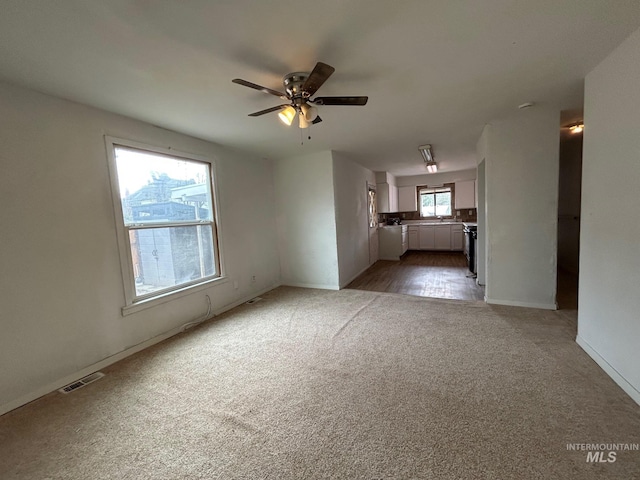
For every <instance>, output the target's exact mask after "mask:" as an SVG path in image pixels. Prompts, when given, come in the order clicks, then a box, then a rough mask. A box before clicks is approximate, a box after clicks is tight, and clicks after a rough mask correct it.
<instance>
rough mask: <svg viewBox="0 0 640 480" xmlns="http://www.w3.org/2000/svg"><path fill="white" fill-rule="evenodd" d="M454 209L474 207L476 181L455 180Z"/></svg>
mask: <svg viewBox="0 0 640 480" xmlns="http://www.w3.org/2000/svg"><path fill="white" fill-rule="evenodd" d="M455 195H456V199H455V209H456V210H462V209H465V208H476V206H477V205H476V181H475V180H465V181H464V182H456V194H455Z"/></svg>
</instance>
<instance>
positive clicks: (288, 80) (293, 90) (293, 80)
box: [282, 72, 309, 100]
mask: <svg viewBox="0 0 640 480" xmlns="http://www.w3.org/2000/svg"><path fill="white" fill-rule="evenodd" d="M307 78H309V72H293V73H289V74H287V75H285V76H284V77H283V78H282V84H283V85H284V89H285V91H286V92H287V95H288V96H289V98H291V100H295V99H298V98H308V96H309V95H308V94H307V95H305V94H306V92H305V91H304V90H303V89H302V87H303V86H304V83H305V82H306V81H307Z"/></svg>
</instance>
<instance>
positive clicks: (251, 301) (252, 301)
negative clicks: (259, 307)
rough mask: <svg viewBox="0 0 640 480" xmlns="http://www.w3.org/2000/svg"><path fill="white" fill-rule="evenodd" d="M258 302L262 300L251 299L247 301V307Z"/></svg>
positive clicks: (259, 298) (257, 298) (258, 298)
mask: <svg viewBox="0 0 640 480" xmlns="http://www.w3.org/2000/svg"><path fill="white" fill-rule="evenodd" d="M260 300H262V297H255V298H252V299H251V300H249V301H248V302H246V303H247V305H251V304H252V303H256V302H259V301H260Z"/></svg>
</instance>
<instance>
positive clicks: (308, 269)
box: [274, 151, 340, 289]
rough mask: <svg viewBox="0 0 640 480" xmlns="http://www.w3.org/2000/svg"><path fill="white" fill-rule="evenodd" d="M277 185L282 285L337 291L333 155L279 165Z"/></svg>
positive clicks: (295, 159) (315, 155)
mask: <svg viewBox="0 0 640 480" xmlns="http://www.w3.org/2000/svg"><path fill="white" fill-rule="evenodd" d="M274 184H275V191H276V215H277V223H278V244H279V247H280V266H281V273H282V283H283V284H284V285H291V286H298V287H310V288H326V289H338V288H339V287H340V282H339V273H338V253H337V240H336V216H335V196H334V188H333V157H332V155H331V152H330V151H325V152H320V153H312V154H306V155H300V156H296V157H292V158H285V159H279V160H277V161H276V162H275V170H274Z"/></svg>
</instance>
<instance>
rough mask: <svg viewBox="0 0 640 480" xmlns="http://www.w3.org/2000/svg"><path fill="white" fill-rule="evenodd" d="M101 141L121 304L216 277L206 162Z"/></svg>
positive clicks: (217, 267) (217, 265) (209, 176)
mask: <svg viewBox="0 0 640 480" xmlns="http://www.w3.org/2000/svg"><path fill="white" fill-rule="evenodd" d="M107 143H108V146H110V147H111V148H112V154H113V162H114V163H115V176H116V181H117V192H116V193H117V197H118V199H119V202H118V203H119V207H120V208H121V212H119V213H121V214H122V216H121V217H120V216H119V215H118V216H119V217H120V218H121V220H119V223H120V225H119V229H120V231H121V235H122V238H121V245H123V246H124V249H125V250H126V255H124V257H126V258H124V259H123V260H124V261H123V269H124V270H125V272H124V273H125V281H126V283H128V284H129V285H128V298H127V303H128V304H134V303H136V302H139V301H142V300H148V299H151V298H154V297H157V296H159V295H164V294H166V293H169V292H172V291H174V290H180V289H183V288H185V287H188V286H191V285H197V284H200V283H203V282H206V281H209V280H212V279H215V278H217V277H219V276H220V260H219V255H218V248H217V237H216V223H215V214H214V208H213V206H214V203H213V197H214V195H213V181H212V179H213V176H212V172H211V163H209V162H207V161H202V160H198V159H194V158H189V157H185V156H180V155H173V154H167V153H163V152H160V151H155V150H146V149H143V148H139V147H132V146H130V145H128V144H119V143H117V141H116V140H113V141H110V142H109V141H108V142H107ZM121 254H122V253H121Z"/></svg>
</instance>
